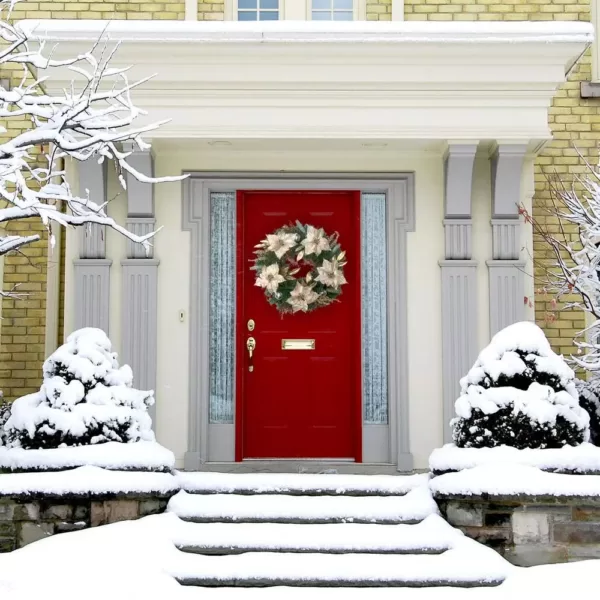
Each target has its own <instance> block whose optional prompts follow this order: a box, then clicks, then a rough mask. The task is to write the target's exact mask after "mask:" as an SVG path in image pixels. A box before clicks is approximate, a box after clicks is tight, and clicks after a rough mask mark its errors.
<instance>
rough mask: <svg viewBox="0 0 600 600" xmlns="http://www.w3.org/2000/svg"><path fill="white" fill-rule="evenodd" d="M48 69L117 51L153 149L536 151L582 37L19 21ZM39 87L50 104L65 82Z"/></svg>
mask: <svg viewBox="0 0 600 600" xmlns="http://www.w3.org/2000/svg"><path fill="white" fill-rule="evenodd" d="M22 26H23V27H25V28H27V29H28V30H30V31H32V32H34V34H35V35H36V36H38V37H39V38H41V39H47V40H52V41H59V42H60V44H59V45H58V47H57V49H56V50H55V51H54V56H55V57H56V58H63V57H67V56H72V55H73V54H75V53H80V52H83V51H86V50H88V49H89V48H90V46H91V44H92V43H93V42H94V41H96V40H98V39H99V38H105V39H110V40H111V41H115V40H120V41H121V47H120V49H119V52H118V54H117V56H116V59H115V61H114V65H115V66H124V65H133V68H132V70H131V78H132V79H137V78H142V77H146V76H148V75H152V74H155V77H154V78H153V79H152V80H151V81H149V82H147V83H146V84H145V85H143V86H142V87H140V88H138V89H137V90H136V92H135V94H134V98H135V100H136V103H137V104H138V106H140V107H141V108H143V109H145V110H147V111H148V113H149V114H148V117H147V119H148V120H150V121H156V120H162V119H170V122H169V123H168V124H167V125H165V126H164V127H162V128H161V129H160V130H159V131H158V132H157V134H156V136H157V137H164V138H201V139H206V140H209V139H210V140H219V139H227V140H235V139H247V140H252V139H281V140H283V139H292V140H293V139H304V140H319V139H324V138H327V139H330V140H369V141H370V143H376V142H377V140H384V141H385V140H388V141H390V142H391V141H393V140H414V141H415V142H418V141H421V145H422V143H423V142H427V145H429V143H430V142H431V141H436V140H477V141H479V140H498V141H505V142H511V143H527V144H528V145H529V146H530V148H531V149H534V148H535V147H537V146H538V145H539V144H540V143H541V142H543V141H545V140H547V139H549V137H550V131H549V128H548V114H547V111H548V107H549V105H550V103H551V99H552V97H553V96H554V94H555V92H556V89H557V87H558V86H559V85H560V84H561V83H562V82H563V81H564V80H565V74H566V73H567V72H568V70H569V69H570V68H571V67H572V65H573V64H574V63H575V62H576V61H577V59H578V58H579V56H581V54H582V53H583V51H584V50H585V48H586V47H587V46H588V45H589V43H591V41H592V39H593V28H592V26H591V25H590V24H587V23H566V22H562V23H561V22H550V23H530V22H521V23H468V24H465V23H443V24H442V23H431V22H419V23H415V22H392V23H371V22H354V23H333V22H296V21H280V22H266V23H265V22H258V23H241V22H219V23H214V22H162V21H161V22H156V21H138V22H131V21H114V22H110V23H109V22H106V21H68V20H47V21H24V22H22ZM57 75H58V76H57V77H53V78H52V79H51V80H50V81H49V82H48V89H49V91H50V92H59V91H60V90H62V89H63V88H64V87H65V85H66V83H67V82H68V81H70V80H71V78H72V75H73V74H72V72H70V71H66V70H65V71H62V72H58V73H57Z"/></svg>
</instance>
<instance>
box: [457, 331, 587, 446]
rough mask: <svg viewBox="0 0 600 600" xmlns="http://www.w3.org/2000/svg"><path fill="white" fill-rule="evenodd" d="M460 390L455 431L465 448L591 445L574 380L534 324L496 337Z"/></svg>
mask: <svg viewBox="0 0 600 600" xmlns="http://www.w3.org/2000/svg"><path fill="white" fill-rule="evenodd" d="M460 385H461V396H460V397H459V398H458V400H457V401H456V414H457V417H456V418H455V419H453V420H452V423H451V425H452V426H453V434H454V441H455V443H456V445H457V446H459V447H461V448H483V447H488V448H493V447H495V446H501V445H506V446H514V447H516V448H560V447H562V446H565V445H567V444H569V445H577V444H581V443H582V442H585V441H587V440H588V439H589V416H588V414H587V412H586V411H585V410H583V409H582V408H581V407H580V405H579V401H578V397H579V396H578V393H577V389H576V387H575V374H574V372H573V370H572V369H571V368H570V367H569V366H568V365H567V364H566V363H565V361H564V359H563V358H562V356H558V355H557V354H555V353H554V352H553V351H552V349H551V348H550V344H549V343H548V340H547V339H546V337H545V335H544V333H543V332H542V330H541V329H540V328H539V327H538V326H537V325H535V324H534V323H529V322H523V323H516V324H514V325H510V326H509V327H507V328H506V329H503V330H502V331H500V332H499V333H497V334H496V335H495V336H494V337H493V339H492V341H491V342H490V344H489V346H487V347H486V348H485V349H484V350H483V351H482V352H481V353H480V355H479V357H478V358H477V361H476V362H475V364H474V365H473V367H472V368H471V370H470V371H469V372H468V374H467V375H466V377H463V379H461V382H460Z"/></svg>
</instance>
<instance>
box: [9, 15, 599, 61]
mask: <svg viewBox="0 0 600 600" xmlns="http://www.w3.org/2000/svg"><path fill="white" fill-rule="evenodd" d="M18 27H19V28H21V29H23V30H25V31H27V32H28V33H30V35H32V36H33V37H37V38H38V39H44V40H53V41H69V42H73V41H77V40H85V41H97V40H98V39H99V38H100V39H107V38H110V39H112V38H113V36H114V35H115V34H118V35H119V38H120V39H121V40H122V41H124V42H125V41H138V42H154V43H156V42H159V41H160V42H161V46H162V45H163V44H165V43H169V42H170V43H172V42H178V41H180V42H181V41H184V42H188V43H191V42H200V43H209V42H212V43H218V44H232V43H249V42H258V43H261V44H265V43H277V44H279V43H281V42H290V43H301V44H303V43H307V42H325V43H327V44H339V43H342V44H348V43H356V42H362V44H366V43H380V44H381V43H383V44H392V43H395V44H402V45H407V44H414V43H420V44H425V45H428V46H431V45H434V44H439V43H443V44H459V43H467V44H473V43H478V44H481V45H494V44H501V43H504V44H523V43H526V44H532V45H535V46H540V45H543V44H548V43H556V44H561V45H562V44H588V43H591V42H592V41H593V39H594V30H593V26H592V25H591V24H589V23H582V22H579V21H574V22H571V21H551V22H537V21H536V22H530V21H521V22H492V23H488V22H485V23H484V22H477V23H475V24H472V23H465V22H458V21H448V22H446V21H436V22H432V21H421V22H416V21H395V22H394V21H390V22H385V21H383V22H382V21H378V22H370V21H354V22H348V21H320V22H317V21H294V22H285V21H252V22H238V21H211V22H207V21H204V22H203V21H198V22H196V23H193V22H189V21H161V20H156V21H105V20H94V19H86V20H69V19H41V20H29V19H27V20H24V21H21V22H20V23H19V24H18ZM471 56H472V58H473V59H474V60H476V58H477V57H476V56H475V55H473V53H471ZM165 58H166V59H168V56H167V57H165Z"/></svg>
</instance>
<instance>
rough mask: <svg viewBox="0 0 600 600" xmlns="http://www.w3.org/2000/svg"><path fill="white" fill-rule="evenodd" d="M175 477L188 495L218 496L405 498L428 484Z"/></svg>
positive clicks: (383, 478) (382, 479) (321, 477)
mask: <svg viewBox="0 0 600 600" xmlns="http://www.w3.org/2000/svg"><path fill="white" fill-rule="evenodd" d="M176 475H177V477H178V479H179V481H180V483H181V487H182V489H184V490H185V491H187V492H194V491H203V492H213V493H217V494H232V493H238V494H239V493H244V492H253V493H258V494H269V493H270V494H274V493H307V492H308V493H310V492H315V493H317V492H326V493H329V494H339V495H342V494H345V493H347V492H361V493H373V494H378V495H386V494H406V493H408V492H410V491H411V490H413V489H414V488H416V487H419V486H422V485H423V484H424V483H426V482H427V480H428V478H429V475H428V474H426V473H424V474H421V475H409V476H406V477H389V476H387V475H338V474H328V473H323V474H317V475H313V474H308V473H306V474H305V473H243V474H239V473H200V472H188V473H186V472H185V471H179V472H177V474H176Z"/></svg>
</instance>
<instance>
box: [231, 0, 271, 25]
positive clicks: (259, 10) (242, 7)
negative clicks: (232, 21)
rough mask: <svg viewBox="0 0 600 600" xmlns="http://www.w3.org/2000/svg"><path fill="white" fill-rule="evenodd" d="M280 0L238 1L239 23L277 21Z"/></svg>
mask: <svg viewBox="0 0 600 600" xmlns="http://www.w3.org/2000/svg"><path fill="white" fill-rule="evenodd" d="M278 19H279V0H238V21H277V20H278Z"/></svg>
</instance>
